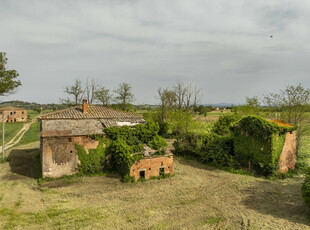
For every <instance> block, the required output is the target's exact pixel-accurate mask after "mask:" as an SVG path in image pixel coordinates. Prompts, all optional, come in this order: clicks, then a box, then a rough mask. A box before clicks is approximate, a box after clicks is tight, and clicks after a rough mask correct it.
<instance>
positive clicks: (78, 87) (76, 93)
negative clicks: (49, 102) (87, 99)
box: [63, 80, 84, 105]
mask: <svg viewBox="0 0 310 230" xmlns="http://www.w3.org/2000/svg"><path fill="white" fill-rule="evenodd" d="M65 93H67V94H69V95H73V97H74V102H75V104H76V105H77V104H79V102H80V101H81V100H82V96H83V93H84V90H83V89H82V82H81V81H80V80H75V82H74V84H73V85H72V86H67V87H66V89H65ZM63 102H65V103H68V102H70V100H68V99H64V100H63Z"/></svg>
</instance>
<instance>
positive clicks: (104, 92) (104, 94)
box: [95, 86, 112, 106]
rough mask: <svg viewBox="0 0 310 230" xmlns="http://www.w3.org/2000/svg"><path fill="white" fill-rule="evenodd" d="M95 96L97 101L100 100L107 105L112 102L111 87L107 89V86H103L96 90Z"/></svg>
mask: <svg viewBox="0 0 310 230" xmlns="http://www.w3.org/2000/svg"><path fill="white" fill-rule="evenodd" d="M95 98H96V101H100V102H101V103H102V105H104V106H107V105H109V104H110V102H111V99H112V95H111V94H110V90H109V89H106V88H105V87H103V86H102V87H101V88H99V89H98V90H97V91H96V92H95Z"/></svg>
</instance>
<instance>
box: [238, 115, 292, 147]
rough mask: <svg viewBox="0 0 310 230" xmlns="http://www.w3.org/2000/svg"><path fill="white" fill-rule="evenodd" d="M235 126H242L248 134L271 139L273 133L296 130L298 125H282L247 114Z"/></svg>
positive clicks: (262, 138) (267, 139)
mask: <svg viewBox="0 0 310 230" xmlns="http://www.w3.org/2000/svg"><path fill="white" fill-rule="evenodd" d="M234 127H236V128H241V129H242V130H243V131H244V132H246V134H247V135H250V136H253V137H255V138H257V139H260V140H265V141H269V140H270V138H271V135H272V134H273V133H279V134H284V133H287V132H291V131H293V130H296V127H285V126H281V127H280V126H278V125H277V124H276V123H274V122H270V121H267V120H266V119H264V118H262V117H259V116H247V117H245V118H243V119H241V120H240V121H239V122H238V125H237V126H234Z"/></svg>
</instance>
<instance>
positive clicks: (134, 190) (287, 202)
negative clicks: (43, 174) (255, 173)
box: [0, 145, 310, 229]
mask: <svg viewBox="0 0 310 230" xmlns="http://www.w3.org/2000/svg"><path fill="white" fill-rule="evenodd" d="M37 147H38V146H37ZM29 148H30V149H32V150H28V152H27V151H26V150H25V151H19V152H17V153H18V154H17V153H16V152H15V154H17V155H16V156H15V157H16V158H13V159H12V160H14V159H21V158H23V157H24V158H23V160H24V162H25V163H26V164H30V163H31V162H32V161H31V160H30V159H34V158H33V156H34V155H35V154H37V151H38V149H35V148H34V146H33V145H32V146H31V147H29ZM31 153H32V154H31ZM14 164H17V165H19V167H21V165H20V164H19V163H16V162H15V163H14ZM14 164H13V162H6V163H4V164H1V167H2V166H3V167H2V168H0V215H1V218H0V229H21V228H23V229H309V224H310V222H309V221H308V217H307V215H306V207H305V205H304V204H303V201H302V199H301V196H300V186H301V183H302V181H303V178H302V177H297V178H291V179H286V180H282V181H275V182H272V181H267V180H265V179H260V178H254V177H250V176H243V175H236V174H230V173H227V172H224V171H221V170H218V169H215V168H212V167H208V166H205V165H201V164H200V163H198V162H195V161H191V160H185V159H179V158H176V159H175V165H174V168H175V174H176V176H175V177H172V178H168V179H164V180H151V181H146V182H144V183H136V184H124V183H122V182H121V178H120V177H119V176H118V175H116V174H111V175H107V176H94V177H81V178H79V179H78V180H77V181H73V183H66V182H64V181H62V180H59V182H56V181H50V182H46V183H44V184H43V185H41V186H40V185H38V183H37V179H36V178H35V177H34V176H33V174H31V173H25V171H24V170H26V169H27V168H28V169H29V167H30V168H31V166H30V165H24V168H23V169H22V170H21V168H19V169H20V170H21V171H13V172H12V165H14ZM20 172H21V173H20ZM19 173H20V174H19Z"/></svg>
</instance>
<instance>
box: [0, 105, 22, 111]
mask: <svg viewBox="0 0 310 230" xmlns="http://www.w3.org/2000/svg"><path fill="white" fill-rule="evenodd" d="M8 110H9V111H11V110H26V109H23V108H17V107H13V106H7V107H2V108H0V111H8Z"/></svg>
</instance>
